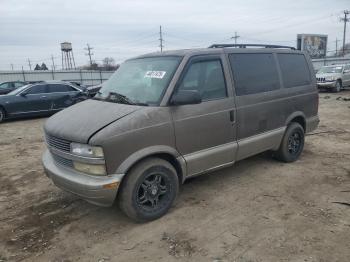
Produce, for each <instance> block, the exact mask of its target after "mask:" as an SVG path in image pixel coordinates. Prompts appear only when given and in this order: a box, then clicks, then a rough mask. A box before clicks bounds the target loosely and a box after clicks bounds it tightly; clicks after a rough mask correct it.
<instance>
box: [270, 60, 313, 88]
mask: <svg viewBox="0 0 350 262" xmlns="http://www.w3.org/2000/svg"><path fill="white" fill-rule="evenodd" d="M277 56H278V60H279V64H280V67H281V72H282V78H283V85H284V87H287V88H290V87H297V86H303V85H309V84H310V82H311V79H310V71H309V67H308V65H307V63H306V60H305V56H304V55H302V54H278V55H277Z"/></svg>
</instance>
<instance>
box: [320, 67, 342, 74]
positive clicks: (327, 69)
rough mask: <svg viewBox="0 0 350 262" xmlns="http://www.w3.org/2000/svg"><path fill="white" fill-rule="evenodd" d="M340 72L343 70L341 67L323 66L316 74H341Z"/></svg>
mask: <svg viewBox="0 0 350 262" xmlns="http://www.w3.org/2000/svg"><path fill="white" fill-rule="evenodd" d="M342 70H343V67H342V66H325V67H322V68H321V69H320V70H319V71H318V72H317V73H319V74H330V73H341V72H342Z"/></svg>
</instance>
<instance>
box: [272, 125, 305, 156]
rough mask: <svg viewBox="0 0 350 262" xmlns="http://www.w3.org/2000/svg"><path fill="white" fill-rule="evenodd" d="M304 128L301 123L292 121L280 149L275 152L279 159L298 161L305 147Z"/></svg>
mask: <svg viewBox="0 0 350 262" xmlns="http://www.w3.org/2000/svg"><path fill="white" fill-rule="evenodd" d="M304 139H305V135H304V129H303V127H302V126H301V125H300V124H299V123H295V122H293V123H291V124H290V125H289V126H288V127H287V130H286V132H285V134H284V136H283V139H282V142H281V145H280V147H279V149H278V150H277V151H276V152H275V156H276V158H277V159H279V160H281V161H283V162H286V163H289V162H294V161H296V160H297V159H298V158H299V156H300V154H301V152H302V151H303V148H304Z"/></svg>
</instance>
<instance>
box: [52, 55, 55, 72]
mask: <svg viewBox="0 0 350 262" xmlns="http://www.w3.org/2000/svg"><path fill="white" fill-rule="evenodd" d="M51 60H52V70H53V71H55V70H56V67H55V59H54V57H53V55H51Z"/></svg>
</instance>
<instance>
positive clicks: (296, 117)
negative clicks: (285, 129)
mask: <svg viewBox="0 0 350 262" xmlns="http://www.w3.org/2000/svg"><path fill="white" fill-rule="evenodd" d="M292 122H296V123H299V124H300V125H301V126H302V127H303V129H304V132H306V117H305V114H304V113H303V112H300V111H298V112H294V113H293V114H291V115H290V116H289V117H288V118H287V120H286V126H288V125H289V124H290V123H292Z"/></svg>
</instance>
